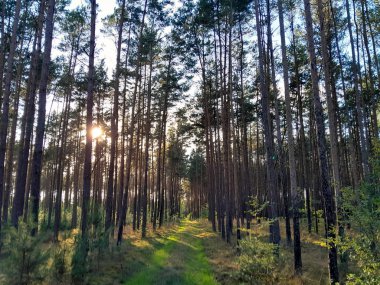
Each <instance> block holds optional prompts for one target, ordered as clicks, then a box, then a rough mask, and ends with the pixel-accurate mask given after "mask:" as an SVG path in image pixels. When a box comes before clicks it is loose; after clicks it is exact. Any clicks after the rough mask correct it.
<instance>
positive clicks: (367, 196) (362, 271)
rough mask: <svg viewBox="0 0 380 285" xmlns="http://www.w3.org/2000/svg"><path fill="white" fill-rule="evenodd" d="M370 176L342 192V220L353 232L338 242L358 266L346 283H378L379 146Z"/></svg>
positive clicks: (379, 260) (379, 249) (376, 147)
mask: <svg viewBox="0 0 380 285" xmlns="http://www.w3.org/2000/svg"><path fill="white" fill-rule="evenodd" d="M374 146H375V147H374V156H373V158H372V159H371V166H372V173H371V175H370V176H369V177H368V178H367V180H366V181H365V182H363V183H362V185H361V186H360V187H359V188H358V189H352V188H345V189H343V190H342V202H343V204H342V205H343V207H342V208H343V217H344V218H345V219H346V220H345V222H346V223H347V225H348V226H349V227H350V228H351V229H352V231H351V233H349V237H348V238H345V239H343V240H340V241H339V245H340V248H341V250H342V251H343V252H346V253H348V255H349V257H350V258H351V260H352V261H354V263H355V265H356V266H357V269H358V270H357V272H355V273H351V274H348V276H347V284H380V246H379V245H380V184H379V181H380V145H379V142H375V144H374Z"/></svg>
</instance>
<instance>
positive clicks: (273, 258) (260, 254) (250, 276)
mask: <svg viewBox="0 0 380 285" xmlns="http://www.w3.org/2000/svg"><path fill="white" fill-rule="evenodd" d="M276 250H277V246H276V245H274V244H271V243H267V242H263V241H261V240H260V239H258V238H257V237H252V238H247V239H243V240H242V241H241V243H240V256H239V259H238V262H239V270H238V271H237V273H236V277H237V279H238V280H239V281H240V282H245V283H248V284H275V283H276V281H277V280H278V275H279V272H278V270H277V268H278V267H277V264H278V262H279V257H278V256H277V255H276V254H274V253H275V252H276Z"/></svg>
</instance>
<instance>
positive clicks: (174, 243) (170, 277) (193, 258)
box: [124, 219, 217, 285]
mask: <svg viewBox="0 0 380 285" xmlns="http://www.w3.org/2000/svg"><path fill="white" fill-rule="evenodd" d="M197 225H198V224H197V223H196V222H192V221H189V220H187V219H186V220H183V221H182V222H181V224H180V226H179V227H178V228H177V229H176V231H175V232H173V233H172V234H171V235H169V236H168V237H167V238H165V239H164V241H163V245H162V246H161V248H159V249H156V250H155V251H154V252H153V254H152V255H151V256H150V258H149V259H148V260H147V261H146V265H145V266H143V267H142V268H140V269H139V270H138V272H137V273H135V274H134V275H132V276H131V277H130V278H129V279H127V280H126V282H125V283H124V284H126V285H135V284H136V285H137V284H167V285H169V284H171V285H175V284H178V285H180V284H181V285H182V284H185V285H192V284H194V285H195V284H204V285H214V284H217V282H216V281H215V278H214V276H213V274H212V271H211V267H210V265H209V262H208V260H207V257H206V255H205V253H204V248H203V245H202V229H201V228H199V227H198V226H197Z"/></svg>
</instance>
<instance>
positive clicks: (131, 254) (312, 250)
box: [89, 219, 329, 285]
mask: <svg viewBox="0 0 380 285" xmlns="http://www.w3.org/2000/svg"><path fill="white" fill-rule="evenodd" d="M283 227H284V223H281V230H282V233H283V234H284V233H285V229H284V228H283ZM148 233H149V234H148V237H147V238H145V239H141V237H140V233H139V232H135V233H134V232H133V231H128V232H127V234H126V236H128V237H126V239H125V241H123V245H122V247H121V248H114V249H113V250H112V251H113V253H112V254H111V255H105V256H104V257H103V258H102V260H101V265H100V266H99V268H98V270H94V272H92V273H91V274H89V276H90V279H89V283H90V284H126V285H134V284H139V285H140V284H144V285H145V284H146V285H149V284H157V285H182V284H183V285H187V284H189V285H190V284H194V285H198V284H202V285H208V284H222V285H235V284H244V283H242V282H241V281H239V279H238V277H237V274H236V272H237V271H238V268H239V265H238V254H237V250H236V236H233V237H232V238H233V240H232V242H231V244H230V245H229V244H227V243H226V242H225V241H224V240H223V239H222V238H221V237H220V234H219V233H215V232H213V231H212V230H211V225H210V223H209V222H208V221H207V220H205V219H201V220H189V219H182V220H181V221H180V222H174V223H172V224H171V225H168V226H165V227H163V228H161V229H160V230H157V232H156V233H153V232H152V231H149V232H148ZM253 234H254V235H256V236H258V237H259V238H260V239H263V240H268V233H267V230H266V228H265V227H257V228H256V229H254V230H253ZM303 239H304V242H303V244H302V253H303V275H302V278H299V277H296V276H294V274H293V272H294V271H293V257H292V255H293V251H292V247H291V246H287V245H285V244H284V245H281V248H280V252H281V256H282V262H281V264H279V268H278V271H279V274H280V280H279V281H278V282H279V283H276V284H284V285H285V284H293V285H298V284H310V285H324V284H329V282H328V268H327V248H326V245H325V244H324V242H323V238H322V237H321V236H319V235H317V234H308V233H306V230H305V231H304V232H303ZM120 272H121V273H120Z"/></svg>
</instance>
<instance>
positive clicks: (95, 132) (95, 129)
mask: <svg viewBox="0 0 380 285" xmlns="http://www.w3.org/2000/svg"><path fill="white" fill-rule="evenodd" d="M102 134H103V130H102V129H101V128H100V127H93V128H92V130H91V135H92V138H93V139H97V138H99V137H100V136H101V135H102Z"/></svg>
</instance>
